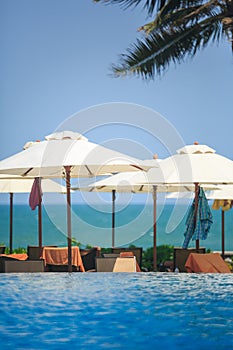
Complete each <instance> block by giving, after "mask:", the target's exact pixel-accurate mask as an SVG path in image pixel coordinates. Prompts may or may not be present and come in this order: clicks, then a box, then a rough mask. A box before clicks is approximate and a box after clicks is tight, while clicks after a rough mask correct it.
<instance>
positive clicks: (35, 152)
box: [0, 131, 151, 272]
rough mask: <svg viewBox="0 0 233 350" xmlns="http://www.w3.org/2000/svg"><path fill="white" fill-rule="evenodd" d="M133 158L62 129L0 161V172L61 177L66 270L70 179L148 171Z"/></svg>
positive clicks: (69, 223)
mask: <svg viewBox="0 0 233 350" xmlns="http://www.w3.org/2000/svg"><path fill="white" fill-rule="evenodd" d="M150 167H151V166H150V165H147V164H145V163H143V161H140V160H138V159H136V158H133V157H130V156H127V155H125V154H123V153H120V152H117V151H113V150H111V149H108V148H106V147H103V146H101V145H98V144H95V143H92V142H89V141H88V140H87V138H85V137H83V136H82V135H80V134H79V133H74V132H72V131H63V132H58V133H54V134H51V135H48V136H47V137H46V138H45V141H42V142H36V143H33V144H32V145H31V146H29V147H28V148H26V149H25V150H24V151H22V152H19V153H17V154H15V155H13V156H12V157H9V158H7V159H5V160H2V161H1V162H0V174H13V175H18V176H24V177H33V178H35V177H42V178H65V180H66V188H67V241H68V271H69V272H71V271H72V264H71V262H72V256H71V254H72V250H71V208H70V206H71V194H70V187H71V178H75V177H91V176H96V175H102V174H106V173H115V172H121V171H136V170H139V169H140V170H142V169H143V170H148V169H149V168H150Z"/></svg>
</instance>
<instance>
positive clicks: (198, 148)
mask: <svg viewBox="0 0 233 350" xmlns="http://www.w3.org/2000/svg"><path fill="white" fill-rule="evenodd" d="M147 178H148V182H149V183H150V184H157V185H159V184H170V183H172V184H192V183H198V184H233V161H232V160H231V159H228V158H226V157H223V156H221V155H219V154H217V153H216V152H215V150H214V149H212V148H210V147H208V146H206V145H198V144H195V145H187V146H185V147H183V148H181V149H179V150H177V154H174V155H172V156H170V157H168V158H166V159H163V160H161V162H159V166H158V167H157V168H152V169H150V170H149V171H148V173H147Z"/></svg>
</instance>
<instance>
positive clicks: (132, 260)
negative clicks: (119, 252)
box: [113, 256, 136, 272]
mask: <svg viewBox="0 0 233 350" xmlns="http://www.w3.org/2000/svg"><path fill="white" fill-rule="evenodd" d="M113 272H136V257H135V256H131V257H123V258H117V259H116V262H115V264H114V267H113Z"/></svg>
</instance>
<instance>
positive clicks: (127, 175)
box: [72, 160, 216, 270]
mask: <svg viewBox="0 0 233 350" xmlns="http://www.w3.org/2000/svg"><path fill="white" fill-rule="evenodd" d="M159 161H160V160H151V164H154V166H158V162H159ZM148 162H149V161H148ZM147 175H148V172H144V171H138V172H134V173H133V172H122V173H119V174H116V175H113V176H110V177H108V178H105V179H103V180H100V181H97V182H94V183H91V184H90V185H89V186H87V187H83V186H82V185H80V186H79V187H73V188H72V189H73V190H77V189H79V190H81V191H89V192H92V191H98V192H112V247H114V244H115V199H116V196H115V195H116V192H132V193H145V192H146V193H152V195H153V203H154V206H153V207H154V209H153V210H154V225H153V261H154V270H156V268H157V263H156V262H157V249H156V240H157V225H156V221H157V214H156V212H157V210H156V205H157V192H159V193H164V192H187V191H192V192H193V191H194V189H195V186H194V185H193V184H185V185H179V184H171V183H170V184H168V185H165V184H164V185H163V184H162V185H160V186H153V185H151V184H150V183H149V180H148V176H147ZM215 187H216V186H215ZM209 188H210V189H213V186H212V187H211V186H209Z"/></svg>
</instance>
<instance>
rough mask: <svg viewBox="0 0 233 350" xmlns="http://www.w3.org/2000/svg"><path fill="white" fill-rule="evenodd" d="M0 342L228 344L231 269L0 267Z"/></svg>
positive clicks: (231, 336) (27, 345)
mask: <svg viewBox="0 0 233 350" xmlns="http://www.w3.org/2000/svg"><path fill="white" fill-rule="evenodd" d="M0 344H1V345H0V347H1V349H3V350H7V349H17V350H19V349H22V350H24V349H31V350H34V349H37V350H39V349H84V348H85V349H135V350H139V349H155V348H157V349H162V350H163V349H206V348H207V347H208V348H209V349H211V350H213V349H218V350H220V349H221V350H222V349H231V348H233V274H182V273H177V274H176V273H153V272H152V273H137V274H134V273H73V274H68V273H42V274H40V273H35V274H29V273H27V274H24V273H21V274H1V275H0Z"/></svg>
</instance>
